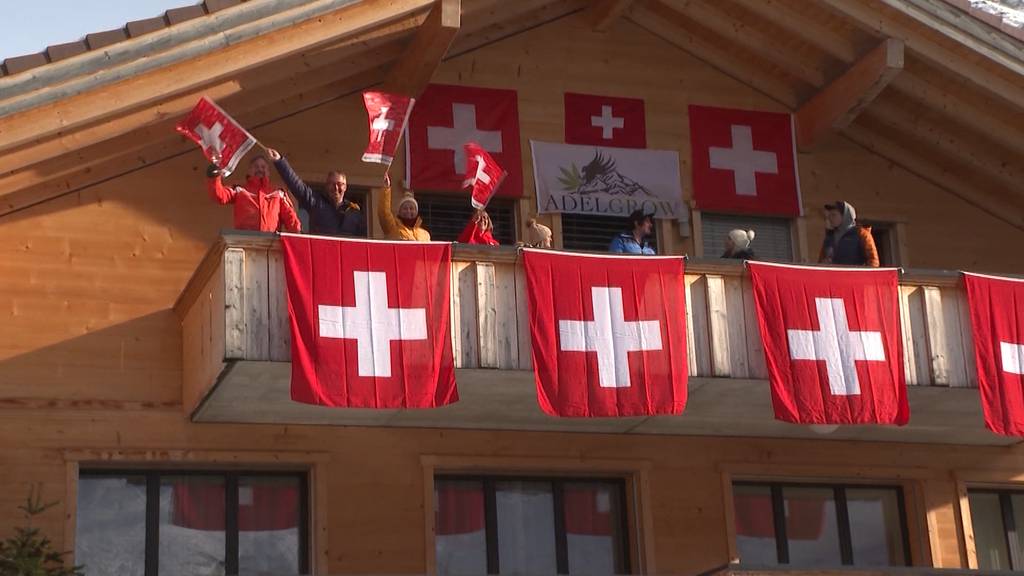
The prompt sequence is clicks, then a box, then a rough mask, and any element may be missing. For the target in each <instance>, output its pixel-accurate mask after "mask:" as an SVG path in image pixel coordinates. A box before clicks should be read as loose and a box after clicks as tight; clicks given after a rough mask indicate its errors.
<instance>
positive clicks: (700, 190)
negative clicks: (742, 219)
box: [690, 106, 801, 216]
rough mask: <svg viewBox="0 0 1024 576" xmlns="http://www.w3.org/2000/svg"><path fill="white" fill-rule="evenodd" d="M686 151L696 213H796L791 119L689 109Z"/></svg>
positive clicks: (796, 179)
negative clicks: (690, 164) (688, 139)
mask: <svg viewBox="0 0 1024 576" xmlns="http://www.w3.org/2000/svg"><path fill="white" fill-rule="evenodd" d="M690 148H691V154H692V156H693V198H694V201H695V202H696V205H697V208H698V209H700V210H705V211H710V212H726V213H747V214H771V215H779V216H799V215H800V211H801V207H800V180H799V176H798V174H797V166H796V142H795V140H794V139H793V121H792V116H791V115H789V114H778V113H774V112H759V111H754V110H733V109H729V108H713V107H710V106H690Z"/></svg>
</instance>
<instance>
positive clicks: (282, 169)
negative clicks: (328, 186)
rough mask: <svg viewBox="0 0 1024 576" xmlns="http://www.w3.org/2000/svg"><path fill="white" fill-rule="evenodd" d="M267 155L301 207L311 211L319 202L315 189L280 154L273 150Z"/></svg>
mask: <svg viewBox="0 0 1024 576" xmlns="http://www.w3.org/2000/svg"><path fill="white" fill-rule="evenodd" d="M267 153H268V154H269V155H270V159H271V160H273V161H274V168H277V173H278V174H280V175H281V179H282V180H284V184H285V186H287V187H288V190H289V191H291V193H292V194H294V195H295V200H297V201H298V203H299V206H301V207H303V208H305V209H306V210H309V209H311V208H312V207H313V206H314V205H315V204H316V202H317V195H316V192H313V189H312V188H310V187H309V185H308V184H306V183H305V182H303V181H302V178H299V175H298V174H296V173H295V170H292V167H291V165H290V164H288V160H286V159H285V158H284V156H282V155H281V154H280V153H278V151H277V150H274V149H273V148H271V149H270V150H268V151H267Z"/></svg>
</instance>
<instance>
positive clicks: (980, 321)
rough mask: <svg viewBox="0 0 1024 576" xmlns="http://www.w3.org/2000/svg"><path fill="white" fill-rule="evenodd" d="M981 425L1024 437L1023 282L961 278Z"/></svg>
mask: <svg viewBox="0 0 1024 576" xmlns="http://www.w3.org/2000/svg"><path fill="white" fill-rule="evenodd" d="M964 286H966V288H967V302H968V304H969V306H970V309H971V327H972V329H973V331H974V358H975V362H976V363H977V365H978V388H979V389H980V391H981V407H982V411H983V412H984V413H985V425H986V426H988V429H989V430H991V431H993V432H995V433H996V434H1003V435H1004V436H1024V280H1013V279H1010V278H997V277H993V276H981V275H978V274H968V273H964Z"/></svg>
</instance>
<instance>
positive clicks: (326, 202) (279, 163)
mask: <svg viewBox="0 0 1024 576" xmlns="http://www.w3.org/2000/svg"><path fill="white" fill-rule="evenodd" d="M267 155H269V156H270V159H271V160H273V161H274V167H275V168H277V173H278V174H280V175H281V179H282V180H284V183H285V185H286V186H288V190H290V191H291V193H292V194H293V195H295V199H296V200H297V201H298V203H299V206H300V207H302V208H303V209H304V210H305V211H306V212H308V213H309V232H310V233H311V234H320V235H323V236H355V237H361V238H365V237H366V217H365V216H363V214H362V212H360V210H359V205H358V204H356V203H354V202H349V201H347V200H345V192H346V191H347V190H348V181H347V179H346V178H345V175H344V174H342V173H341V172H335V171H332V172H329V173H328V174H327V181H326V182H325V183H324V191H323V194H317V193H316V192H315V191H314V190H313V189H312V188H310V187H309V185H307V184H306V183H305V182H303V181H302V178H299V175H298V174H296V173H295V171H294V170H292V167H291V166H290V165H289V164H288V161H287V160H285V159H284V156H282V155H281V154H280V153H279V152H278V151H277V150H274V149H272V148H271V149H268V150H267Z"/></svg>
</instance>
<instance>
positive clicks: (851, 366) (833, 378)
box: [749, 262, 910, 425]
mask: <svg viewBox="0 0 1024 576" xmlns="http://www.w3.org/2000/svg"><path fill="white" fill-rule="evenodd" d="M749 266H750V275H751V278H752V279H753V285H754V303H755V306H756V309H757V322H758V325H759V327H760V329H761V339H762V340H763V341H764V353H765V360H766V361H767V364H768V375H769V379H770V380H771V388H772V404H773V405H774V407H775V417H776V418H778V419H779V420H785V421H787V422H797V423H803V424H866V423H879V424H899V425H903V424H906V423H907V420H908V419H909V417H910V409H909V408H908V406H907V385H906V376H905V373H904V369H903V348H902V345H901V341H900V316H899V315H900V310H899V294H898V283H899V277H898V271H897V270H896V269H894V268H868V269H862V270H860V269H845V268H811V267H806V266H789V265H781V264H765V263H756V262H751V263H749Z"/></svg>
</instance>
